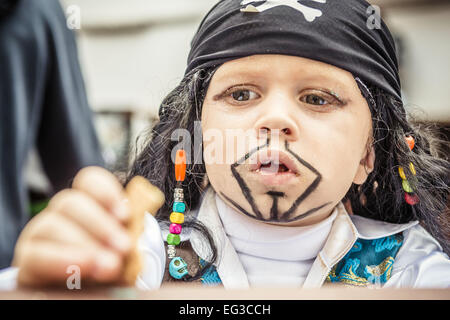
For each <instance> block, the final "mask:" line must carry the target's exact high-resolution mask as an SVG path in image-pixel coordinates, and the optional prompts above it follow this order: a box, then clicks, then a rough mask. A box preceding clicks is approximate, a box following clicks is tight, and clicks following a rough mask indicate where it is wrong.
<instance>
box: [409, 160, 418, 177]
mask: <svg viewBox="0 0 450 320" xmlns="http://www.w3.org/2000/svg"><path fill="white" fill-rule="evenodd" d="M409 171H411V173H412V174H413V175H416V168H414V165H413V164H412V162H410V163H409Z"/></svg>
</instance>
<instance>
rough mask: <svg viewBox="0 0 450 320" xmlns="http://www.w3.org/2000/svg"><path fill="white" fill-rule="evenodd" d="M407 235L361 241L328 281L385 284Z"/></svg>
mask: <svg viewBox="0 0 450 320" xmlns="http://www.w3.org/2000/svg"><path fill="white" fill-rule="evenodd" d="M402 244H403V234H402V233H398V234H395V235H391V236H387V237H384V238H379V239H373V240H364V239H358V240H357V241H356V242H355V244H354V245H353V247H352V248H351V249H350V251H349V252H348V253H347V254H346V255H345V257H344V258H343V259H342V260H341V261H339V262H338V263H337V264H336V265H335V266H334V267H333V269H332V270H331V272H330V274H329V275H328V277H327V282H340V283H343V284H346V285H352V286H368V285H380V286H381V285H382V284H384V283H386V282H387V281H388V280H389V278H390V277H391V272H392V268H393V265H394V261H395V257H396V255H397V253H398V250H399V249H400V247H401V246H402Z"/></svg>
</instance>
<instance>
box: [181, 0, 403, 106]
mask: <svg viewBox="0 0 450 320" xmlns="http://www.w3.org/2000/svg"><path fill="white" fill-rule="evenodd" d="M369 7H370V4H369V3H367V2H366V1H364V0H298V1H297V0H265V1H251V0H222V1H220V2H219V3H217V4H216V5H215V6H214V7H213V8H212V9H211V10H210V11H209V12H208V14H207V15H206V16H205V18H204V19H203V21H202V23H201V24H200V27H199V29H198V31H197V33H196V35H195V36H194V38H193V40H192V43H191V51H190V53H189V57H188V66H187V69H186V72H185V73H186V74H187V73H189V72H190V71H192V70H194V69H198V68H204V67H208V66H212V65H219V64H222V63H224V62H226V61H229V60H233V59H238V58H242V57H245V56H250V55H254V54H285V55H292V56H300V57H305V58H309V59H313V60H318V61H322V62H325V63H328V64H331V65H334V66H337V67H339V68H342V69H344V70H347V71H349V72H351V73H352V74H353V75H354V76H355V77H359V78H361V79H362V80H363V81H365V82H367V83H370V84H373V85H376V86H378V87H380V88H382V89H384V90H385V91H386V92H388V93H390V94H392V95H394V96H395V97H396V98H397V99H400V100H401V93H400V79H399V75H398V62H397V56H396V51H395V45H394V40H393V38H392V36H391V34H390V32H389V29H388V28H387V26H386V24H385V23H384V22H383V21H380V24H379V28H372V29H371V28H369V27H368V19H369V16H370V15H371V14H373V11H371V8H369Z"/></svg>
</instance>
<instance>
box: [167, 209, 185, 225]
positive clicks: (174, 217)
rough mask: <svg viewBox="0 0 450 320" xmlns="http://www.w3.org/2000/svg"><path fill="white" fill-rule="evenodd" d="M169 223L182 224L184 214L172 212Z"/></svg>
mask: <svg viewBox="0 0 450 320" xmlns="http://www.w3.org/2000/svg"><path fill="white" fill-rule="evenodd" d="M170 222H172V223H177V224H182V223H183V222H184V214H182V213H180V212H172V213H171V214H170Z"/></svg>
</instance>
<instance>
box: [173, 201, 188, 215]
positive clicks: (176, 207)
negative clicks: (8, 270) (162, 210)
mask: <svg viewBox="0 0 450 320" xmlns="http://www.w3.org/2000/svg"><path fill="white" fill-rule="evenodd" d="M185 210H186V205H185V204H184V202H174V203H173V211H175V212H180V213H183V212H184V211H185Z"/></svg>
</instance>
